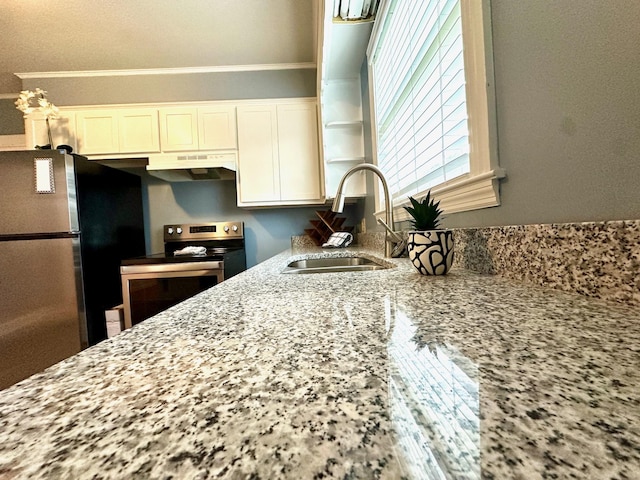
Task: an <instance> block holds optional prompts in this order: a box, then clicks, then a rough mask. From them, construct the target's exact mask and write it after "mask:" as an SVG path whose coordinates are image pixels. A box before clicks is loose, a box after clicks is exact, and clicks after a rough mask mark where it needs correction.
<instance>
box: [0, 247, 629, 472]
mask: <svg viewBox="0 0 640 480" xmlns="http://www.w3.org/2000/svg"><path fill="white" fill-rule="evenodd" d="M327 254H334V255H335V254H337V255H352V254H359V255H370V256H373V257H377V258H381V257H382V253H381V252H379V251H370V250H366V249H363V248H360V247H353V248H349V249H341V250H340V251H331V252H327V251H323V250H321V249H319V248H300V249H292V250H289V251H286V252H283V253H282V254H280V255H277V256H275V257H273V258H272V259H270V260H268V261H267V262H264V263H262V264H260V265H257V266H256V267H254V268H251V269H249V270H248V271H246V272H244V273H242V274H240V275H238V276H236V277H233V278H231V279H229V280H228V281H225V282H223V283H221V284H220V285H217V286H216V287H213V288H212V289H210V290H208V291H206V292H203V293H201V294H199V295H198V296H196V297H194V298H192V299H190V300H187V301H186V302H183V303H181V304H179V305H176V306H175V307H172V308H171V309H169V310H167V311H166V312H163V313H161V314H159V315H157V316H156V317H154V318H152V319H150V320H147V321H145V322H142V323H141V324H139V325H137V326H135V327H134V328H133V329H131V330H130V331H127V332H125V333H123V334H121V335H119V336H117V337H115V338H113V339H111V340H108V341H105V342H102V343H100V344H98V345H96V346H94V347H92V348H90V349H88V350H86V351H84V352H82V353H80V354H79V355H76V356H74V357H72V358H70V359H68V360H66V361H64V362H62V363H60V364H58V365H55V366H54V367H52V368H50V369H48V370H47V371H45V372H43V373H41V374H38V375H36V376H34V377H31V378H30V379H27V380H26V381H24V382H21V383H20V384H18V385H16V386H14V387H11V388H9V389H7V390H5V391H2V392H0V425H1V430H0V437H1V439H2V442H0V477H1V476H3V475H4V476H9V477H11V478H93V477H94V476H97V477H101V478H123V477H153V478H155V477H170V476H173V477H179V478H238V477H242V478H244V477H252V476H253V478H258V477H259V478H296V479H298V478H390V479H391V478H393V479H395V478H425V479H478V478H489V479H491V478H495V479H503V478H527V479H529V478H542V477H548V478H567V477H574V478H593V479H601V478H633V476H634V475H636V474H637V472H638V471H640V427H638V425H640V389H638V387H637V386H638V384H640V311H638V310H637V309H633V308H629V307H621V306H619V305H614V304H611V303H605V302H603V301H599V300H594V299H588V298H585V297H581V296H579V295H574V294H570V293H562V292H558V291H553V290H547V289H543V288H539V287H532V286H530V285H525V284H522V283H518V282H516V281H513V280H508V279H504V278H500V277H497V276H492V275H480V274H476V273H472V272H469V271H466V270H461V269H454V270H453V271H452V272H451V273H450V274H449V275H447V276H445V277H423V276H421V275H419V274H418V273H417V272H416V271H415V270H414V269H413V267H412V266H411V265H410V264H409V261H408V259H385V260H386V261H389V262H392V263H393V264H394V265H395V267H394V268H389V269H384V270H378V271H367V272H344V273H323V274H309V275H283V274H282V273H281V272H282V270H283V268H284V266H285V265H286V264H287V262H288V261H290V260H292V259H299V258H306V257H309V256H322V255H327Z"/></svg>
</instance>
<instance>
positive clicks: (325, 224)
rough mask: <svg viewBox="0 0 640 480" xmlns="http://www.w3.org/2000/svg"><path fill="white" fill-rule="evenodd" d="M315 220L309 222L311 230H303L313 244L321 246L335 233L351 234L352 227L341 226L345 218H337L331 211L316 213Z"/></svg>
mask: <svg viewBox="0 0 640 480" xmlns="http://www.w3.org/2000/svg"><path fill="white" fill-rule="evenodd" d="M316 215H317V216H318V219H317V220H310V222H311V225H312V227H313V228H305V229H304V233H306V234H307V235H308V236H309V237H310V238H311V240H312V241H313V243H315V244H316V245H318V246H321V245H322V244H323V243H325V242H326V241H327V240H328V239H329V237H330V236H331V234H332V233H335V232H349V233H351V232H353V227H345V226H343V224H344V222H345V220H346V218H344V217H337V216H336V213H335V212H332V211H331V210H326V211H319V210H318V211H316Z"/></svg>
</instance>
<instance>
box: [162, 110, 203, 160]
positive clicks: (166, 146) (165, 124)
mask: <svg viewBox="0 0 640 480" xmlns="http://www.w3.org/2000/svg"><path fill="white" fill-rule="evenodd" d="M160 144H161V147H162V151H163V152H185V151H193V150H198V148H199V144H198V109H197V108H195V107H176V108H162V109H160Z"/></svg>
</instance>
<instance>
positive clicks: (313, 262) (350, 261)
mask: <svg viewBox="0 0 640 480" xmlns="http://www.w3.org/2000/svg"><path fill="white" fill-rule="evenodd" d="M385 268H389V267H387V266H385V265H383V264H381V263H378V262H376V261H375V260H371V259H370V258H365V257H322V258H307V259H303V260H295V261H293V262H289V264H288V265H287V267H286V268H285V269H284V270H283V271H282V273H329V272H362V271H368V270H382V269H385Z"/></svg>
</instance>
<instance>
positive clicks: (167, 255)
mask: <svg viewBox="0 0 640 480" xmlns="http://www.w3.org/2000/svg"><path fill="white" fill-rule="evenodd" d="M246 268H247V263H246V254H245V249H244V224H243V223H242V222H212V223H199V224H174V225H165V226H164V252H162V253H157V254H153V255H146V256H144V257H137V258H131V259H127V260H123V261H122V264H121V267H120V274H121V277H122V299H123V304H124V323H125V328H131V326H133V325H135V324H136V323H140V322H141V321H143V320H145V319H147V318H149V317H151V316H153V315H155V314H156V313H159V312H161V311H163V310H166V309H167V308H169V307H171V306H173V305H175V304H177V303H180V302H181V301H183V300H186V299H187V298H189V297H192V296H193V295H196V294H197V293H200V292H202V291H204V290H206V289H208V288H210V287H213V286H214V285H216V284H218V283H220V282H222V281H224V280H225V279H228V278H230V277H232V276H234V275H237V274H238V273H240V272H242V271H244V270H246Z"/></svg>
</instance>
